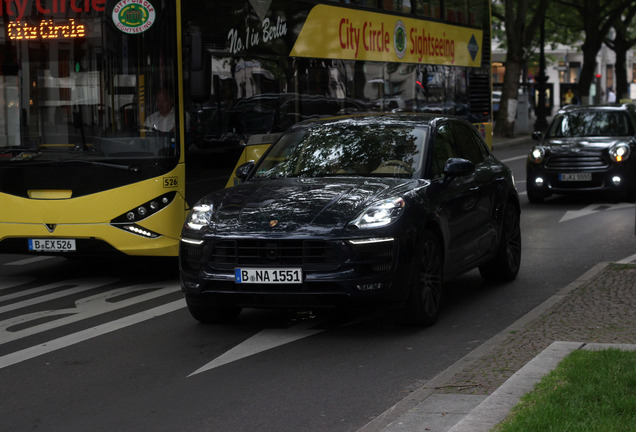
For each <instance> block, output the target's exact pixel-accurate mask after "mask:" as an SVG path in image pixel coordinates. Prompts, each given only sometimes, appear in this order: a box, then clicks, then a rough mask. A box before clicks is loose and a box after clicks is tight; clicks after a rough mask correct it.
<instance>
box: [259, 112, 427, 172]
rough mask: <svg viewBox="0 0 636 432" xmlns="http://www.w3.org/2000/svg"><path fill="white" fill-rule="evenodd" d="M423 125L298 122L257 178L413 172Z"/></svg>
mask: <svg viewBox="0 0 636 432" xmlns="http://www.w3.org/2000/svg"><path fill="white" fill-rule="evenodd" d="M425 133H426V130H425V129H423V128H422V129H420V128H416V127H411V126H404V125H401V126H395V125H390V126H389V125H386V126H379V127H378V126H377V125H374V127H373V128H371V127H368V126H367V125H365V124H355V125H353V124H351V123H349V122H342V123H335V124H333V123H330V124H324V125H320V126H318V127H312V128H308V127H305V128H297V129H294V130H292V131H291V132H288V133H287V134H285V135H283V137H281V139H280V140H279V141H278V142H277V143H276V144H275V145H274V147H273V148H272V149H271V151H270V152H269V153H267V155H266V156H265V157H264V159H263V161H262V162H261V163H260V164H259V166H258V168H257V171H256V174H255V176H254V177H255V178H278V177H325V176H346V175H353V176H367V177H399V178H415V175H416V173H418V172H419V171H420V168H421V166H422V150H423V149H422V146H423V142H424V136H425Z"/></svg>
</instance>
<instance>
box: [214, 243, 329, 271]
mask: <svg viewBox="0 0 636 432" xmlns="http://www.w3.org/2000/svg"><path fill="white" fill-rule="evenodd" d="M209 263H210V265H211V266H212V267H214V268H217V269H219V270H222V269H233V268H234V267H235V266H246V265H263V266H270V265H275V266H303V268H305V269H314V270H328V269H331V268H335V267H336V266H337V265H338V260H337V258H336V254H335V252H334V251H333V248H332V247H331V245H330V244H329V243H328V242H324V241H316V240H264V239H241V240H221V241H217V242H215V243H214V244H213V245H212V247H211V251H210V257H209Z"/></svg>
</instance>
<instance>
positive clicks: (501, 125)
mask: <svg viewBox="0 0 636 432" xmlns="http://www.w3.org/2000/svg"><path fill="white" fill-rule="evenodd" d="M521 70H522V66H521V63H520V62H518V61H514V60H513V59H511V58H510V52H508V59H507V61H506V73H505V74H504V82H503V87H502V89H501V102H500V105H499V113H498V115H497V122H496V123H495V131H494V134H495V135H496V136H499V137H513V136H514V133H515V120H516V117H517V104H518V100H517V92H518V91H519V77H520V75H521Z"/></svg>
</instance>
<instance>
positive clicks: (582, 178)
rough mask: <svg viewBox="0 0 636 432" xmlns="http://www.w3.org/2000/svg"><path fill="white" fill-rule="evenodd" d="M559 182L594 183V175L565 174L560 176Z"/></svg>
mask: <svg viewBox="0 0 636 432" xmlns="http://www.w3.org/2000/svg"><path fill="white" fill-rule="evenodd" d="M559 180H561V181H563V182H566V181H575V182H576V181H592V173H563V174H559Z"/></svg>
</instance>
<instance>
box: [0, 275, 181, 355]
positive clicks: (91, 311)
mask: <svg viewBox="0 0 636 432" xmlns="http://www.w3.org/2000/svg"><path fill="white" fill-rule="evenodd" d="M93 288H95V287H93ZM180 289H181V287H180V285H179V283H178V282H173V283H171V284H169V285H168V286H156V285H155V284H144V285H136V286H128V287H123V288H120V289H116V290H108V291H106V292H103V293H99V294H96V295H93V296H90V297H85V298H81V299H79V300H77V301H75V307H72V308H67V309H51V310H45V311H38V312H33V313H29V314H24V315H18V316H16V317H12V318H9V319H6V320H4V321H0V345H2V344H5V343H8V342H11V341H14V340H17V339H22V338H25V337H27V336H32V335H35V334H37V333H41V332H44V331H48V330H51V329H54V328H57V327H61V326H64V325H67V324H72V323H75V322H78V321H81V320H84V319H87V318H92V317H95V316H97V315H102V314H105V313H108V312H112V311H116V310H118V309H123V308H125V307H128V306H132V305H135V304H137V303H142V302H145V301H148V300H152V299H154V298H158V297H161V296H164V295H168V294H172V293H174V292H177V291H179V290H180ZM131 294H133V296H132V297H131V296H130V295H131ZM118 297H121V298H122V299H121V300H118ZM43 320H47V321H46V322H42V321H43Z"/></svg>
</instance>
